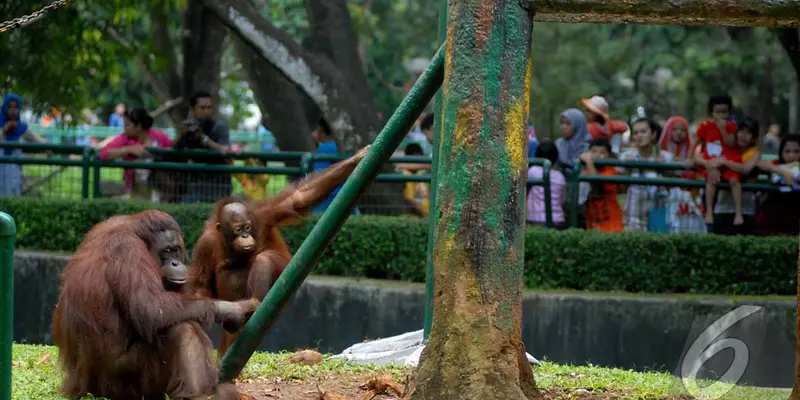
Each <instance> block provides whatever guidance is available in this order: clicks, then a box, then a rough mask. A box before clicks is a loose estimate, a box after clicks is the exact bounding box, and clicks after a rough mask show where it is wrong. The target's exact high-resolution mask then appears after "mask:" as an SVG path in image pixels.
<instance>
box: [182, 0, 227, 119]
mask: <svg viewBox="0 0 800 400" xmlns="http://www.w3.org/2000/svg"><path fill="white" fill-rule="evenodd" d="M227 35H228V30H227V29H226V27H225V25H223V24H222V23H221V22H220V21H219V19H217V18H216V16H215V15H214V14H213V13H212V12H210V11H209V10H207V9H206V8H205V7H203V5H202V4H201V3H200V2H199V1H198V0H190V1H189V4H188V6H187V8H186V13H185V14H184V23H183V37H182V40H183V44H182V47H183V80H182V83H183V85H182V87H181V95H182V96H183V98H185V99H189V97H190V96H191V95H192V94H193V93H194V92H196V91H200V90H202V91H207V92H209V93H210V94H211V97H212V99H213V100H214V105H215V107H214V109H215V113H216V110H218V109H219V108H218V105H219V90H220V86H221V68H222V54H223V52H224V50H225V49H224V47H223V46H224V44H225V37H226V36H227ZM176 109H177V111H176V112H180V113H182V115H183V118H185V117H186V115H187V113H188V111H189V103H188V101H187V102H186V103H185V104H184V105H183V106H181V107H176Z"/></svg>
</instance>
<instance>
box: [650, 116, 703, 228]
mask: <svg viewBox="0 0 800 400" xmlns="http://www.w3.org/2000/svg"><path fill="white" fill-rule="evenodd" d="M658 147H660V148H661V150H663V151H667V152H670V153H672V154H673V155H674V156H675V161H676V162H680V163H683V164H684V165H686V167H687V168H691V167H692V166H693V165H694V159H693V157H692V153H693V151H694V148H693V144H692V138H691V135H690V134H689V121H687V120H686V119H685V118H683V117H681V116H673V117H670V119H668V120H667V123H666V124H664V129H662V130H661V137H660V138H659V140H658ZM678 176H680V177H682V178H685V179H696V177H697V172H695V171H694V170H691V169H686V170H683V171H678ZM667 205H668V206H667V219H666V220H667V226H668V229H669V231H670V232H672V233H681V232H683V233H691V232H706V224H705V222H703V211H702V209H703V208H702V200H701V198H700V192H699V190H697V189H687V188H681V187H677V186H676V187H672V188H670V189H669V197H668V198H667Z"/></svg>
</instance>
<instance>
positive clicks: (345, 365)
mask: <svg viewBox="0 0 800 400" xmlns="http://www.w3.org/2000/svg"><path fill="white" fill-rule="evenodd" d="M57 354H58V350H57V349H56V348H55V347H53V346H36V345H23V344H17V345H14V347H13V357H12V359H13V362H14V365H15V366H14V367H13V368H14V369H13V375H12V394H11V398H12V399H13V400H23V399H25V400H27V399H42V400H45V399H47V400H62V399H63V397H61V396H60V395H59V393H58V385H59V380H60V379H61V373H60V371H59V370H58V366H57ZM287 357H288V353H285V352H284V353H255V354H254V355H253V357H252V358H251V359H250V361H249V362H248V363H247V366H246V367H245V370H244V371H243V374H242V375H243V378H245V379H248V380H249V379H254V380H256V381H259V382H275V381H276V380H277V379H280V380H281V381H283V382H285V383H284V384H285V385H290V384H292V383H299V382H305V383H308V382H317V381H319V380H327V379H337V380H338V381H348V382H352V384H353V385H358V384H360V383H362V382H361V381H362V380H363V379H364V377H368V376H370V375H372V374H385V373H388V374H392V375H393V378H394V379H395V380H396V381H398V382H403V380H404V379H405V378H406V377H407V376H409V375H410V373H411V372H412V371H411V369H410V368H409V367H407V366H401V365H397V364H388V365H383V366H371V365H364V364H356V363H352V362H348V361H344V360H332V359H326V360H324V361H323V362H322V364H319V365H316V366H304V365H298V364H291V363H289V362H287V361H286V359H287ZM534 372H535V376H536V382H537V383H538V384H539V387H540V388H542V389H544V390H546V391H548V392H552V393H554V394H561V396H558V398H573V397H572V394H574V395H575V396H580V397H581V398H583V395H580V394H579V392H581V391H583V392H594V393H605V394H608V395H609V396H613V398H615V399H637V400H658V399H664V398H665V396H679V395H681V394H685V393H686V389H684V386H683V385H682V384H681V383H680V381H679V380H678V378H675V377H674V376H672V375H671V374H669V373H667V372H644V373H642V372H635V371H631V370H624V369H619V368H602V367H598V366H594V365H587V366H573V365H559V364H556V363H552V362H546V361H545V362H542V364H541V365H540V366H538V367H536V368H535V369H534ZM710 383H711V382H706V381H699V382H698V385H697V386H698V387H701V388H706V387H708V385H709V384H710ZM323 386H324V385H323ZM717 386H718V387H717V388H716V389H722V390H724V389H726V385H717ZM709 394H710V395H711V394H712V393H709ZM713 394H714V395H716V394H717V393H713ZM722 395H724V396H725V398H726V399H730V400H750V399H762V400H783V399H785V398H786V396H787V393H786V392H785V391H784V390H781V389H765V388H755V387H745V386H738V387H737V386H735V387H734V388H733V390H731V391H730V392H728V393H727V394H725V393H720V394H719V395H716V397H720V396H722ZM562 396H564V397H562ZM716 397H713V398H716ZM554 398H555V397H554ZM608 398H612V397H608ZM669 398H671V399H675V398H678V397H669ZM87 400H88V399H87Z"/></svg>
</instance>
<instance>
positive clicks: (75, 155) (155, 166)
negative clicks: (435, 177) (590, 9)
mask: <svg viewBox="0 0 800 400" xmlns="http://www.w3.org/2000/svg"><path fill="white" fill-rule="evenodd" d="M2 149H19V150H21V151H24V152H27V153H34V154H44V153H51V154H52V155H51V156H50V157H48V158H44V157H30V156H19V155H18V156H0V164H20V165H42V166H45V165H47V166H58V167H60V168H61V169H62V170H63V168H67V167H73V168H80V174H79V176H80V178H79V180H80V198H81V199H90V198H101V197H103V196H104V194H103V192H102V188H101V184H102V183H103V182H104V180H103V179H102V171H103V170H109V169H142V170H148V171H172V172H194V173H229V174H269V175H283V176H287V177H292V178H299V177H302V176H306V175H308V174H310V173H312V172H313V171H314V163H315V162H319V161H328V162H338V161H342V160H344V159H346V158H347V156H341V155H330V154H314V153H307V152H249V151H245V152H238V153H227V154H225V155H224V157H226V158H229V159H232V160H245V159H251V158H254V159H257V160H259V161H263V162H280V163H286V164H290V165H294V166H270V165H267V166H244V165H232V164H200V163H193V162H176V161H161V159H174V158H185V159H191V158H192V157H198V156H200V157H202V156H216V157H219V156H220V155H221V154H220V153H219V152H216V151H211V150H197V149H171V148H147V149H146V150H147V152H148V153H150V154H151V156H152V159H148V160H141V161H140V160H137V161H123V160H102V159H100V157H99V151H98V150H97V149H94V148H92V147H88V146H86V147H84V146H75V145H58V144H38V143H15V142H4V143H0V150H2ZM528 161H529V166H534V165H536V166H541V167H542V168H543V174H542V175H543V176H542V179H528V180H527V187H528V189H530V188H531V187H533V186H542V187H543V188H544V192H545V196H544V197H545V215H546V218H547V219H546V225H547V226H549V227H552V226H553V221H552V203H551V187H550V170H551V168H552V166H551V164H550V161H548V160H545V159H537V158H532V159H530V160H528ZM387 163H388V164H398V163H409V164H411V163H416V164H430V163H431V158H430V157H427V156H399V157H391V158H390V159H389V160H388V161H387ZM117 179H121V178H119V177H118V178H117ZM375 181H376V182H396V183H409V182H420V183H428V184H430V182H431V176H430V175H408V174H402V173H381V174H378V175H377V176H376V178H375Z"/></svg>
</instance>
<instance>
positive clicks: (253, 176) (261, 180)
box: [233, 158, 270, 200]
mask: <svg viewBox="0 0 800 400" xmlns="http://www.w3.org/2000/svg"><path fill="white" fill-rule="evenodd" d="M244 165H245V166H247V167H263V166H265V163H264V162H263V161H261V160H259V159H256V158H248V159H247V160H245V161H244ZM233 177H234V178H235V179H236V180H237V181H239V184H240V185H242V195H243V197H244V198H245V199H247V200H263V199H265V198H266V197H267V186H268V185H269V180H270V176H269V174H262V173H241V174H234V175H233Z"/></svg>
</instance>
